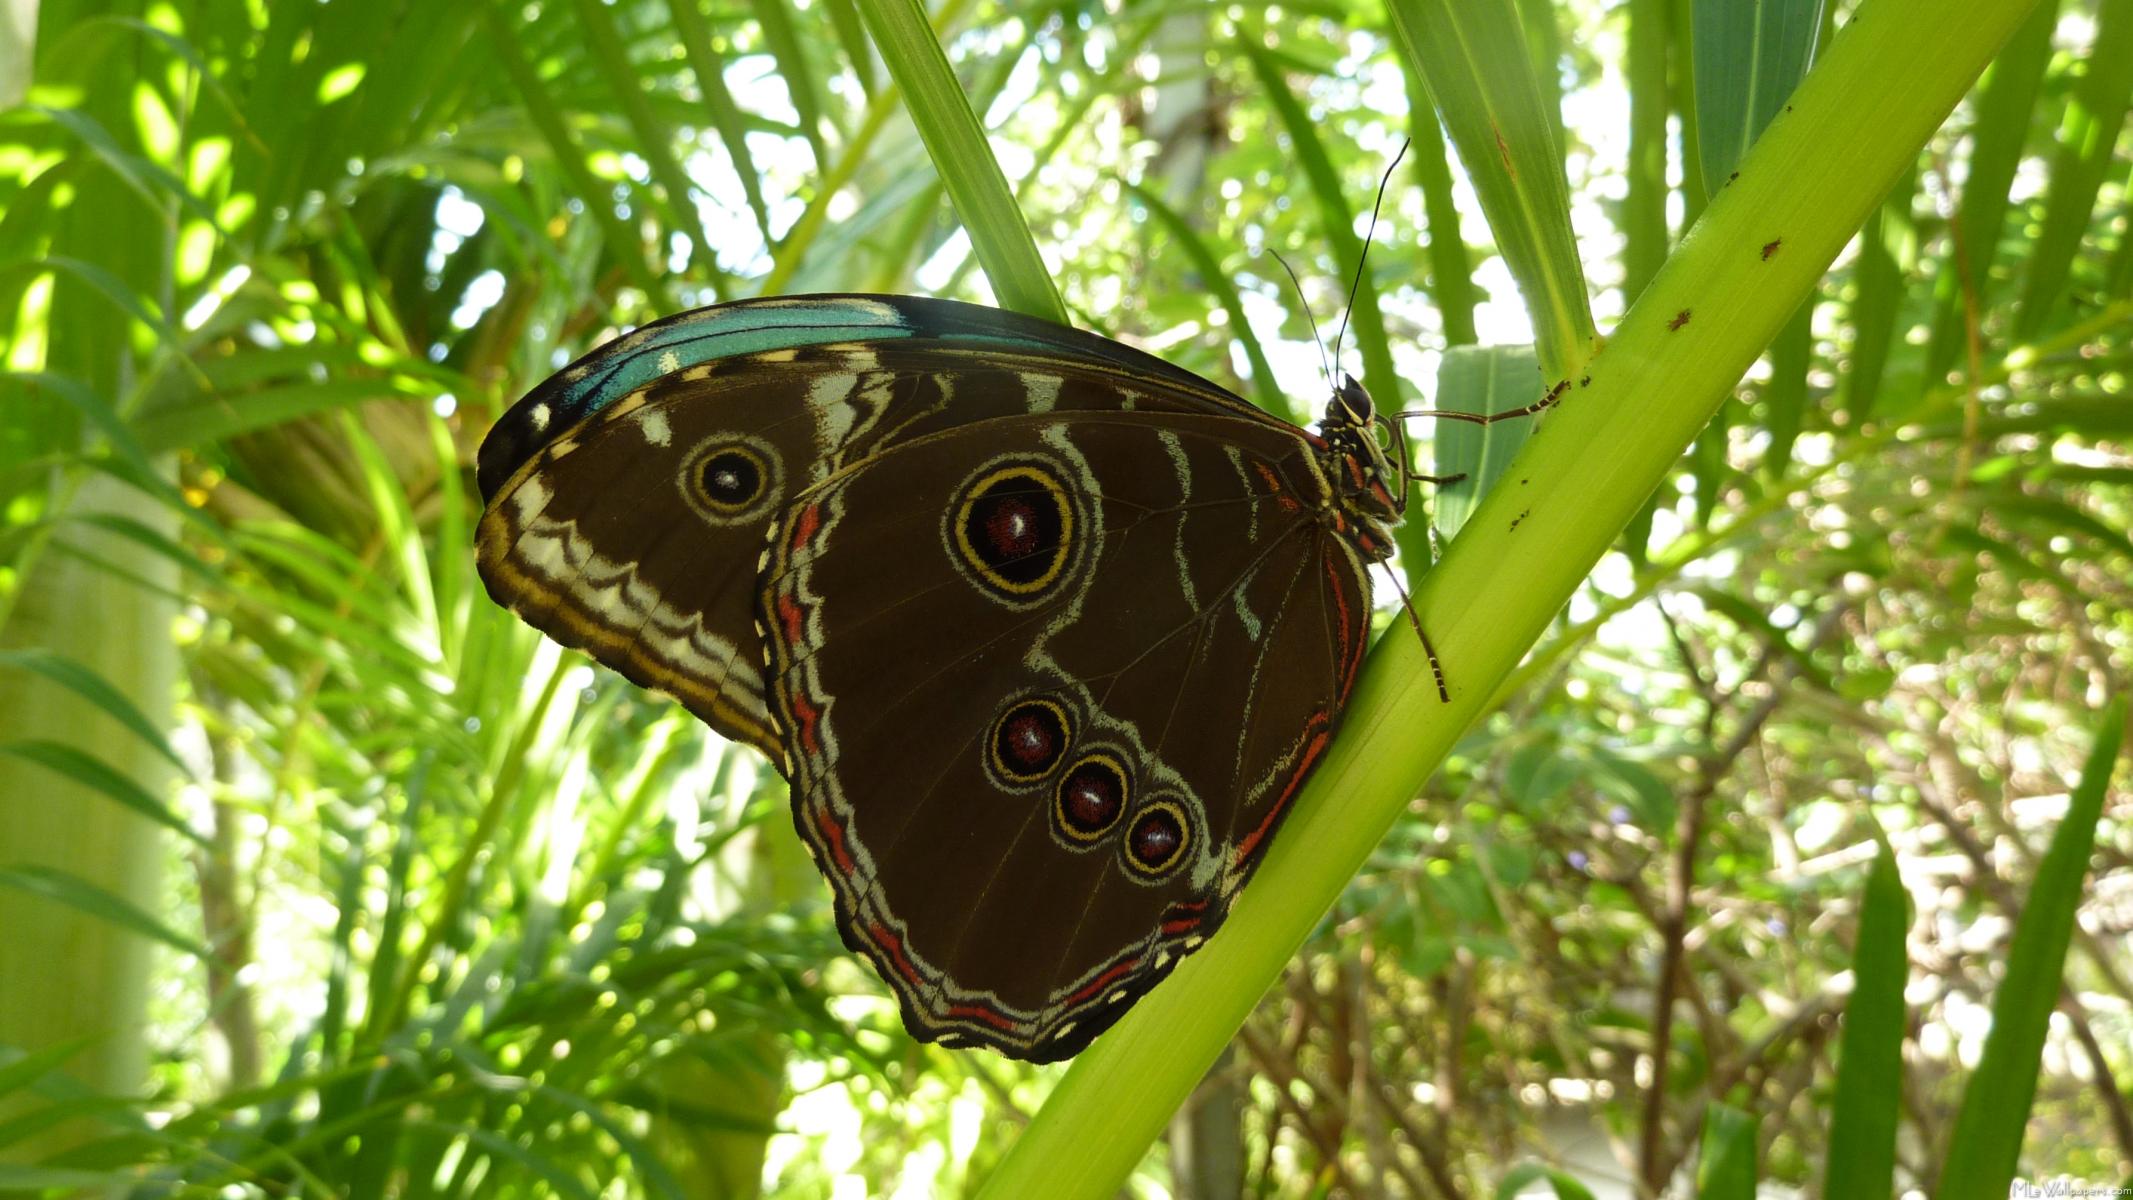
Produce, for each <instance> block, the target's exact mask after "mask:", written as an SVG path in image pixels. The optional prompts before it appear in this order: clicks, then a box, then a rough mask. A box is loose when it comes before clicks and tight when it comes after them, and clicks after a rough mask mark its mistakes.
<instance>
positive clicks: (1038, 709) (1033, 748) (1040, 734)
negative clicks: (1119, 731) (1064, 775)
mask: <svg viewBox="0 0 2133 1200" xmlns="http://www.w3.org/2000/svg"><path fill="white" fill-rule="evenodd" d="M1073 740H1074V727H1073V723H1072V722H1071V721H1070V720H1069V719H1068V718H1067V713H1066V709H1064V708H1062V707H1061V706H1060V705H1059V704H1057V703H1056V702H1054V701H1051V700H1045V699H1042V698H1032V699H1028V700H1023V701H1021V702H1019V703H1016V704H1013V705H1010V706H1009V707H1008V709H1007V711H1006V712H1003V713H1001V714H1000V719H999V720H997V721H995V722H993V727H992V769H993V774H995V775H997V776H998V777H999V778H1000V780H1001V781H1002V782H1003V783H1006V784H1007V785H1009V786H1013V785H1017V784H1031V783H1035V782H1037V781H1038V780H1040V779H1043V778H1044V777H1045V776H1047V775H1050V774H1051V773H1052V768H1054V767H1056V766H1058V765H1059V760H1060V759H1062V758H1065V757H1066V752H1067V746H1068V744H1069V743H1071V742H1072V741H1073Z"/></svg>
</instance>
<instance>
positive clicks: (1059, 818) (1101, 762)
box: [1052, 751, 1133, 845]
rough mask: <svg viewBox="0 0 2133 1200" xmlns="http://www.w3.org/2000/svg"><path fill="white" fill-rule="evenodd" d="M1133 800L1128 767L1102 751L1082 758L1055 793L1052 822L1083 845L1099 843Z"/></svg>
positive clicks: (1069, 770)
mask: <svg viewBox="0 0 2133 1200" xmlns="http://www.w3.org/2000/svg"><path fill="white" fill-rule="evenodd" d="M1132 800H1133V784H1132V782H1131V780H1130V779H1129V778H1128V777H1127V775H1126V766H1125V764H1124V763H1121V762H1120V761H1118V760H1117V759H1116V758H1113V757H1112V756H1111V755H1109V754H1105V753H1102V752H1100V751H1095V752H1091V753H1088V754H1084V755H1082V756H1081V757H1080V758H1079V759H1077V760H1075V762H1074V765H1073V766H1072V767H1069V768H1068V769H1067V772H1066V774H1064V775H1062V776H1060V777H1059V786H1058V787H1056V788H1054V789H1053V790H1052V820H1053V823H1054V824H1056V825H1058V826H1059V832H1061V833H1063V834H1065V835H1066V836H1067V837H1068V838H1070V839H1072V840H1073V841H1076V842H1080V843H1082V844H1084V845H1086V844H1089V843H1093V842H1096V841H1099V840H1101V839H1102V838H1103V836H1104V835H1105V834H1107V833H1109V832H1111V830H1112V828H1113V827H1115V826H1116V825H1117V824H1118V819H1119V818H1120V817H1122V816H1124V815H1125V813H1126V808H1127V806H1128V805H1129V804H1131V802H1132Z"/></svg>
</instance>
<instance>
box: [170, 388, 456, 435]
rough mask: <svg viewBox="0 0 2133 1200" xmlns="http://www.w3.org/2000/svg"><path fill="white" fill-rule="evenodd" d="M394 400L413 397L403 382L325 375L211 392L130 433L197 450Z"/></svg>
mask: <svg viewBox="0 0 2133 1200" xmlns="http://www.w3.org/2000/svg"><path fill="white" fill-rule="evenodd" d="M395 398H399V399H412V398H414V397H413V395H412V394H411V393H409V392H408V391H407V390H406V386H405V385H402V384H399V383H397V382H396V381H394V380H388V379H329V380H327V381H325V382H323V383H297V384H289V385H286V386H282V387H267V388H260V389H258V390H256V391H250V392H242V393H236V394H230V393H222V392H213V393H209V394H207V395H204V396H199V397H195V398H194V399H191V400H187V401H183V402H180V403H177V404H170V405H165V406H162V407H159V408H157V409H155V410H154V411H153V412H150V413H148V414H146V415H144V416H142V417H141V418H140V419H139V420H137V421H135V422H134V432H135V433H136V434H137V435H138V436H139V438H140V440H141V443H142V444H143V445H144V446H146V447H147V448H148V449H149V451H151V452H153V453H162V452H164V451H167V450H180V449H198V448H201V447H205V446H209V445H212V444H214V443H215V442H219V441H222V440H224V439H226V438H232V437H236V436H237V435H238V434H243V433H251V432H254V431H256V430H260V429H265V428H268V427H269V426H274V425H281V424H284V423H286V422H289V421H293V420H295V419H296V418H298V417H308V416H314V415H316V414H319V413H325V412H333V411H336V410H339V409H345V408H351V407H353V406H355V405H358V404H362V403H365V402H368V401H371V400H388V399H395Z"/></svg>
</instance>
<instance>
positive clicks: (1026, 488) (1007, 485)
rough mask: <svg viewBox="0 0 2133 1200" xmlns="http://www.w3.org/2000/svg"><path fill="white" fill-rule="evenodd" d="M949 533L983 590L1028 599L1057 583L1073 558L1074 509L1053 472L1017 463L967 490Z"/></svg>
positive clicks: (978, 480)
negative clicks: (986, 589)
mask: <svg viewBox="0 0 2133 1200" xmlns="http://www.w3.org/2000/svg"><path fill="white" fill-rule="evenodd" d="M949 534H950V538H951V540H952V542H953V544H954V549H955V552H956V555H957V556H958V557H959V558H961V559H962V562H963V565H964V566H966V567H968V568H969V569H970V570H971V571H973V572H975V573H976V577H977V579H978V581H979V582H980V583H981V584H982V585H983V586H984V587H986V588H988V589H990V590H992V591H995V592H998V593H1000V594H1001V595H1002V596H1004V597H1005V598H1007V599H1009V600H1029V599H1033V598H1035V597H1036V596H1037V595H1039V594H1040V593H1042V592H1043V591H1044V590H1045V589H1047V588H1049V587H1051V586H1052V585H1053V584H1055V583H1057V582H1058V581H1059V577H1060V576H1061V575H1062V574H1064V573H1065V571H1066V568H1067V563H1068V561H1069V560H1070V559H1071V558H1072V557H1073V555H1072V551H1073V548H1074V535H1075V529H1074V506H1073V503H1072V502H1071V501H1070V500H1069V499H1068V497H1067V491H1066V488H1065V487H1064V486H1063V485H1062V484H1061V483H1060V481H1059V479H1058V477H1057V476H1056V475H1054V474H1053V473H1052V472H1051V471H1049V470H1047V469H1045V468H1044V467H1042V466H1039V465H1036V464H1034V463H1013V464H1010V465H1007V466H1002V467H999V468H996V469H994V470H991V471H987V472H984V473H983V474H981V475H979V476H978V477H977V478H976V479H974V480H972V481H971V482H970V483H969V484H968V485H966V486H965V487H964V488H963V492H962V498H961V500H960V501H959V502H958V503H957V505H956V508H955V512H954V516H953V519H952V521H951V523H950V530H949Z"/></svg>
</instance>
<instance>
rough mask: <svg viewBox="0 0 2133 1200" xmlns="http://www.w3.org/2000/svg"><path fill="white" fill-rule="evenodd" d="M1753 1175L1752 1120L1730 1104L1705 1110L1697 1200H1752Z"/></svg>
mask: <svg viewBox="0 0 2133 1200" xmlns="http://www.w3.org/2000/svg"><path fill="white" fill-rule="evenodd" d="M1755 1173H1756V1167H1755V1118H1754V1117H1751V1116H1749V1115H1748V1114H1747V1113H1744V1112H1742V1111H1741V1110H1739V1109H1737V1108H1734V1107H1733V1106H1731V1105H1729V1104H1716V1103H1714V1104H1712V1105H1711V1106H1710V1107H1709V1108H1706V1109H1705V1110H1704V1114H1703V1156H1702V1160H1701V1161H1700V1162H1698V1164H1697V1168H1696V1195H1697V1197H1698V1200H1755Z"/></svg>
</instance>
